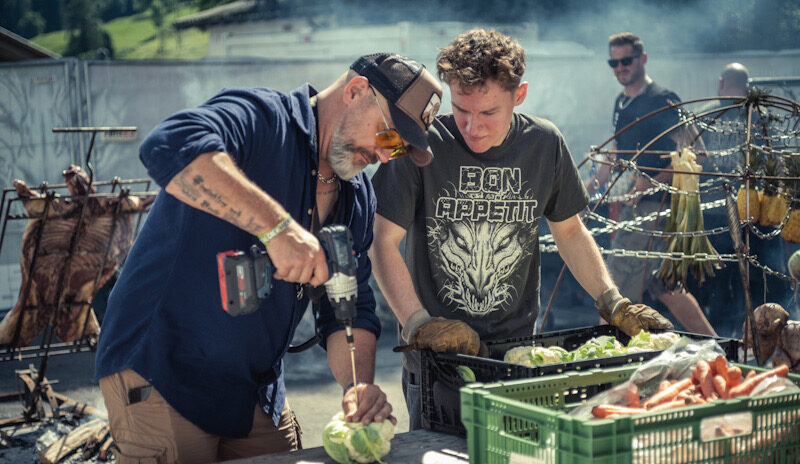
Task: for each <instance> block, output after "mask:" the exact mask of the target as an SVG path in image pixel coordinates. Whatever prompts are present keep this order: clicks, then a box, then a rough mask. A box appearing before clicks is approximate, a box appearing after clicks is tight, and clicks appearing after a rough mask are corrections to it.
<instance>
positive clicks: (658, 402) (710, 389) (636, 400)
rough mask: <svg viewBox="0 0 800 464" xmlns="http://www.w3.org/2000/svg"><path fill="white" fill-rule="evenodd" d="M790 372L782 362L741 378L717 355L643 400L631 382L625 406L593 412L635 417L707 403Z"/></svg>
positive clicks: (603, 415)
mask: <svg viewBox="0 0 800 464" xmlns="http://www.w3.org/2000/svg"><path fill="white" fill-rule="evenodd" d="M788 373H789V367H788V366H786V365H782V366H779V367H776V368H774V369H771V370H768V371H764V372H762V373H760V374H757V373H756V371H750V372H748V374H747V376H746V377H745V378H744V379H742V370H741V369H740V368H738V367H736V366H731V367H728V362H727V360H726V359H725V357H724V356H718V357H717V358H716V359H714V360H713V361H712V362H706V361H698V362H697V365H696V366H695V367H694V369H693V370H692V376H691V377H690V378H686V379H679V380H662V381H661V383H660V384H659V386H658V390H657V391H656V392H655V393H653V394H652V395H651V396H650V398H647V399H646V400H644V401H642V399H641V397H640V394H639V387H637V386H636V385H635V384H633V383H631V384H630V385H629V386H628V388H627V390H626V391H625V396H626V399H627V403H628V404H627V405H626V406H620V405H616V404H598V405H597V406H595V407H594V408H592V414H593V415H594V416H595V417H598V418H606V417H611V416H616V415H628V416H632V415H636V414H643V413H646V412H656V411H663V410H666V409H672V408H679V407H683V406H688V405H693V404H705V403H708V402H709V401H714V400H716V399H720V398H721V399H725V400H727V399H730V398H736V397H737V396H742V395H749V394H750V392H752V391H753V389H754V388H755V387H756V385H758V384H759V383H761V381H762V380H764V379H766V378H767V377H772V376H778V377H786V374H788Z"/></svg>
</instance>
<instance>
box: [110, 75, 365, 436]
mask: <svg viewBox="0 0 800 464" xmlns="http://www.w3.org/2000/svg"><path fill="white" fill-rule="evenodd" d="M314 94H316V90H314V89H313V88H312V87H311V86H309V85H304V86H302V87H300V88H298V89H295V90H294V91H292V92H291V93H289V94H286V93H281V92H277V91H274V90H270V89H226V90H223V91H222V92H221V93H219V94H218V95H216V96H214V97H213V98H211V99H210V100H209V101H207V102H206V103H204V104H203V105H201V106H199V107H197V108H194V109H189V110H184V111H181V112H178V113H176V114H174V115H172V116H170V117H169V118H168V119H166V120H165V121H163V122H162V123H160V124H159V125H158V126H156V127H155V129H153V131H152V132H151V133H150V134H149V135H148V136H147V138H146V139H145V140H144V142H143V143H142V145H141V147H140V158H141V160H142V162H143V163H144V165H145V166H146V167H147V170H148V173H149V174H150V176H151V177H152V178H153V179H154V180H155V181H156V182H157V183H158V184H159V185H160V186H161V187H162V188H163V187H165V186H166V185H167V184H168V183H169V181H170V180H171V179H172V178H173V176H175V174H177V173H178V172H179V171H181V170H182V169H183V168H184V167H185V166H186V165H188V164H189V163H190V162H191V161H192V160H194V159H195V158H196V157H198V156H199V155H201V154H203V153H207V152H214V151H222V152H226V153H228V154H230V155H231V156H232V157H233V159H234V160H235V161H236V163H237V165H238V166H239V167H240V168H241V169H242V171H243V172H244V173H245V174H246V175H247V177H248V178H249V179H251V180H252V181H253V182H255V183H256V184H258V186H259V187H261V188H262V189H263V190H264V191H265V192H267V193H268V194H269V195H270V196H272V198H274V199H275V200H276V201H278V202H279V203H280V204H281V205H283V207H284V208H285V209H286V210H287V211H288V212H289V214H291V215H292V217H293V218H294V220H295V221H297V222H299V223H300V224H302V225H303V226H304V227H306V228H309V229H310V226H311V211H312V208H313V206H314V201H315V198H316V185H317V182H316V172H317V162H318V153H317V146H316V139H317V137H316V123H315V117H314V112H313V111H312V108H311V106H310V104H309V97H310V96H311V95H314ZM340 198H341V201H342V207H341V208H340V209H339V217H338V218H336V221H335V222H338V223H341V224H345V225H346V226H347V227H348V228H349V229H350V231H351V232H352V234H353V242H354V251H355V254H356V258H357V261H358V300H357V309H358V317H357V320H356V321H355V324H354V326H355V327H358V328H362V329H367V330H370V331H372V332H373V333H375V335H376V336H378V335H379V334H380V322H379V320H378V318H377V316H376V315H375V299H374V296H373V294H372V290H371V289H370V287H369V284H368V280H369V276H370V273H371V265H370V261H369V258H368V257H367V250H368V249H369V247H370V245H371V243H372V224H373V216H374V213H375V195H374V193H373V190H372V184H370V181H369V179H368V178H367V176H366V174H364V173H363V172H362V173H360V174H359V175H357V176H355V177H354V178H353V179H351V180H350V181H348V182H342V192H341V196H340ZM226 207H227V208H231V209H235V207H236V205H226ZM253 244H255V245H258V246H260V247H262V248H263V245H261V243H260V242H259V241H258V239H257V238H256V237H255V236H253V235H251V234H249V233H247V232H245V231H243V230H241V229H239V228H238V227H236V226H234V225H232V224H230V223H228V222H226V221H223V220H221V219H217V218H216V217H214V216H212V215H210V214H208V213H205V212H203V211H200V210H198V209H195V208H192V207H191V206H188V205H186V204H185V203H183V202H181V201H178V200H177V199H175V197H173V196H171V195H169V194H167V193H166V192H165V191H164V190H162V191H161V192H160V193H159V194H158V197H157V199H156V201H155V203H154V204H153V207H152V208H151V210H150V213H149V215H148V217H147V220H146V221H145V223H144V225H143V227H142V230H141V232H140V233H139V235H138V237H137V239H136V241H135V243H134V244H133V246H132V248H131V251H130V254H129V256H128V258H127V260H126V262H125V266H124V268H123V270H122V273H121V275H120V277H119V280H118V281H117V282H116V284H115V286H114V289H113V291H112V292H111V294H110V296H109V299H108V309H107V311H106V314H105V317H104V320H103V326H102V331H101V335H100V340H99V344H98V347H97V356H96V370H95V376H96V379H99V378H101V377H104V376H107V375H110V374H114V373H116V372H119V371H121V370H124V369H133V370H134V371H136V372H137V373H139V375H141V376H142V377H144V378H145V379H147V380H148V381H149V382H150V383H151V384H152V385H153V386H154V387H155V388H156V389H157V390H158V392H159V393H161V395H162V396H163V397H164V398H165V399H166V401H167V402H168V403H169V404H170V405H171V406H172V407H174V408H175V409H176V410H177V411H178V412H179V413H180V414H181V415H182V416H183V417H185V418H186V419H188V420H189V421H191V422H192V423H194V424H195V425H197V426H198V427H200V428H201V429H202V430H204V431H206V432H208V433H211V434H214V435H219V436H223V437H230V438H240V437H245V436H246V435H247V434H248V433H249V431H250V429H251V427H252V419H253V410H254V408H255V405H256V402H257V401H258V400H259V397H260V400H261V402H262V405H263V406H264V410H265V411H266V412H267V413H268V414H269V415H270V416H271V417H272V419H273V420H274V421H275V423H276V425H277V423H278V420H279V418H280V413H281V411H282V409H283V405H284V399H285V390H284V388H285V387H284V382H283V373H282V361H281V359H282V358H283V355H284V354H285V353H286V349H287V347H288V345H289V343H290V342H291V340H292V336H293V335H294V331H295V328H296V327H297V324H298V323H299V322H300V319H301V318H302V315H303V313H304V312H305V310H306V308H307V307H308V299H307V298H306V297H301V298H300V299H298V297H297V286H296V285H295V284H292V283H288V282H284V281H276V282H275V284H274V286H273V290H272V293H271V294H270V295H269V297H268V298H267V299H266V300H265V301H264V302H263V303H262V305H261V307H260V308H259V310H258V311H256V312H254V313H251V314H248V315H244V316H239V317H231V316H229V315H228V314H227V313H225V312H224V311H223V309H222V302H221V300H220V293H219V278H218V275H217V262H216V255H217V253H218V252H221V251H225V250H246V249H248V248H249V247H250V246H251V245H253ZM320 311H321V316H320V324H321V331H322V334H323V337H327V336H328V335H330V334H331V333H333V332H334V331H336V330H341V329H342V327H341V326H340V325H339V324H338V323H337V322H336V320H335V319H334V316H333V308H332V307H331V306H330V303H329V302H328V301H327V299H326V298H322V299H321V304H320ZM323 339H324V338H323ZM323 347H324V343H323Z"/></svg>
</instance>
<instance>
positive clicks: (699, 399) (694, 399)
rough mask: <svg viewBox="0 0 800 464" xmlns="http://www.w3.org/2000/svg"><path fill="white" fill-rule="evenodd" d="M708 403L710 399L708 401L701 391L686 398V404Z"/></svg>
mask: <svg viewBox="0 0 800 464" xmlns="http://www.w3.org/2000/svg"><path fill="white" fill-rule="evenodd" d="M706 403H708V401H706V400H705V399H704V398H703V395H701V394H699V393H698V394H694V395H690V396H689V397H688V398H686V404H706Z"/></svg>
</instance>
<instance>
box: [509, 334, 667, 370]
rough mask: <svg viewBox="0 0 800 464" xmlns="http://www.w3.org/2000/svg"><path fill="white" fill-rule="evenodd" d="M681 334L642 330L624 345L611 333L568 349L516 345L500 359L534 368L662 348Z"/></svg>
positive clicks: (665, 347)
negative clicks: (571, 349) (570, 349)
mask: <svg viewBox="0 0 800 464" xmlns="http://www.w3.org/2000/svg"><path fill="white" fill-rule="evenodd" d="M680 338H681V337H680V335H678V334H676V333H674V332H663V333H657V334H655V333H654V334H651V333H650V332H646V331H644V330H642V331H640V332H639V333H638V334H636V335H635V336H633V337H631V339H630V341H629V342H628V345H627V346H623V345H622V343H620V342H619V340H617V339H616V338H614V337H613V336H611V335H603V336H600V337H595V338H592V339H590V340H588V341H587V342H586V343H584V344H583V345H581V346H579V347H578V348H576V349H574V350H573V351H567V350H565V349H563V348H561V347H558V346H550V347H547V348H545V347H542V346H517V347H514V348H511V349H510V350H508V351H507V352H506V354H505V356H504V357H503V361H505V362H507V363H513V364H522V365H523V366H528V367H533V366H536V365H539V364H549V363H557V362H569V361H583V360H585V359H595V358H602V357H607V356H619V355H623V354H629V353H638V352H641V351H652V350H664V349H667V348H669V347H670V346H672V345H673V344H675V343H676V342H677V341H678V340H679V339H680Z"/></svg>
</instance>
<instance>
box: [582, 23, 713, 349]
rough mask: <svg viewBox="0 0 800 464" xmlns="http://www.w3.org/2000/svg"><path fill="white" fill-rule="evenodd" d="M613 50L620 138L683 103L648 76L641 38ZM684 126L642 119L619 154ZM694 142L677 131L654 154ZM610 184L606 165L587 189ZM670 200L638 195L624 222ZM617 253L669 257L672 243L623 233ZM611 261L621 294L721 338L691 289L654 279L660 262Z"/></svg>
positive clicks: (627, 38) (624, 210)
mask: <svg viewBox="0 0 800 464" xmlns="http://www.w3.org/2000/svg"><path fill="white" fill-rule="evenodd" d="M608 46H609V60H608V64H609V66H611V69H612V70H613V71H614V76H615V77H616V78H617V81H618V82H619V83H620V84H622V86H623V90H622V92H621V93H620V94H619V95H618V96H617V98H616V99H615V100H614V111H613V126H614V133H617V132H619V131H620V130H621V129H623V128H625V127H626V126H628V125H629V124H631V123H633V122H635V121H637V119H639V118H641V117H643V116H645V115H647V114H648V113H650V112H652V111H655V110H657V109H660V108H662V107H664V106H667V105H669V104H670V103H678V102H680V98H679V97H678V95H676V94H675V92H672V91H670V90H667V89H665V88H664V87H661V86H660V85H658V84H656V83H655V82H653V79H651V78H650V76H648V75H647V72H646V71H645V64H646V63H647V53H645V51H644V44H643V43H642V41H641V39H639V37H637V36H635V35H633V34H631V33H630V32H622V33H619V34H614V35H612V36H611V37H610V38H609V39H608ZM678 122H679V116H678V113H677V111H675V110H667V111H663V112H661V113H659V114H657V115H654V116H651V117H649V118H647V119H642V120H641V121H639V122H637V123H636V125H634V126H631V127H630V128H628V129H627V130H626V131H625V132H623V133H621V134H619V135H618V136H617V137H616V138H615V140H614V147H613V149H614V150H632V151H634V152H635V151H636V150H639V149H640V148H642V147H644V146H645V145H646V144H647V143H649V142H650V141H651V140H653V139H655V138H656V137H658V136H659V135H660V134H661V133H662V132H664V131H665V130H667V129H668V128H670V127H671V126H673V125H675V124H677V123H678ZM688 142H689V141H687V135H686V131H681V130H674V131H673V132H671V133H670V134H668V136H666V137H661V138H660V139H659V140H658V141H656V142H655V143H653V144H652V145H651V146H650V148H649V149H648V151H650V150H653V151H666V152H670V151H674V150H677V149H680V148H682V147H684V146H687V145H688ZM619 156H620V157H621V158H623V159H631V158H633V156H634V155H633V154H625V155H619ZM611 158H613V156H612V157H611ZM636 164H637V165H638V166H640V167H653V168H669V167H670V159H669V158H666V157H665V158H662V157H660V156H658V155H654V154H647V153H643V154H641V155H640V156H639V157H638V158H637V159H636ZM644 172H646V173H647V174H648V175H650V176H651V177H654V178H655V180H657V181H659V182H661V183H665V184H671V183H672V174H671V173H656V172H654V171H644ZM633 178H634V179H635V182H634V184H633V186H632V188H631V190H630V191H629V192H628V193H635V192H642V191H645V190H647V189H649V188H650V187H652V186H653V185H652V184H651V183H650V181H649V180H647V179H646V178H645V177H644V176H641V175H636V176H633ZM608 179H609V166H607V165H600V166H598V168H597V178H596V179H590V180H589V182H588V183H587V189H588V190H589V191H590V193H591V192H592V191H593V190H594V189H595V188H596V186H597V185H602V184H604V183H605V182H607V181H608ZM664 195H666V192H660V193H657V194H653V195H643V196H637V197H635V198H634V199H632V200H630V201H629V202H627V203H625V204H622V205H620V206H619V218H618V220H619V221H630V220H632V219H634V218H636V217H642V216H647V215H648V214H652V213H655V212H657V211H663V210H665V209H667V208H668V207H669V198H668V197H664ZM662 197H663V200H664V201H663V202H662ZM663 226H664V223H663V222H657V225H656V226H655V227H661V228H663ZM644 227H651V225H650V224H649V223H645V225H644ZM611 248H613V249H624V250H634V251H635V250H651V251H662V252H663V251H666V249H667V242H666V241H664V240H662V239H661V238H659V237H655V238H652V237H651V236H650V235H649V234H642V233H637V232H629V231H625V230H621V229H620V230H616V231H615V232H614V236H613V237H612V239H611ZM606 262H607V264H608V269H609V271H611V275H612V276H614V281H615V282H617V283H618V284H619V287H620V291H621V292H622V293H623V294H624V295H632V296H633V297H634V298H642V299H646V297H647V296H648V295H649V296H651V297H652V298H653V299H656V300H658V301H660V302H661V303H663V304H664V305H665V306H666V307H667V308H668V309H669V311H670V312H671V313H672V314H673V315H674V316H675V319H677V320H678V322H680V323H681V325H682V326H683V327H684V328H685V329H686V330H688V331H689V332H694V333H701V334H708V335H716V332H714V329H713V328H712V327H711V324H709V322H708V320H707V319H706V317H705V315H704V314H703V311H702V310H701V308H700V305H699V304H698V302H697V300H696V299H695V298H694V296H692V295H691V294H690V293H688V292H687V291H686V289H685V288H679V289H676V290H670V289H668V288H667V287H666V286H665V285H664V283H663V282H662V281H661V280H660V279H659V278H657V277H656V276H655V275H654V274H653V272H654V271H655V270H656V269H658V267H659V265H660V264H661V260H660V259H655V258H648V259H642V258H635V257H626V256H613V255H612V256H609V257H608V258H607V261H606Z"/></svg>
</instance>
